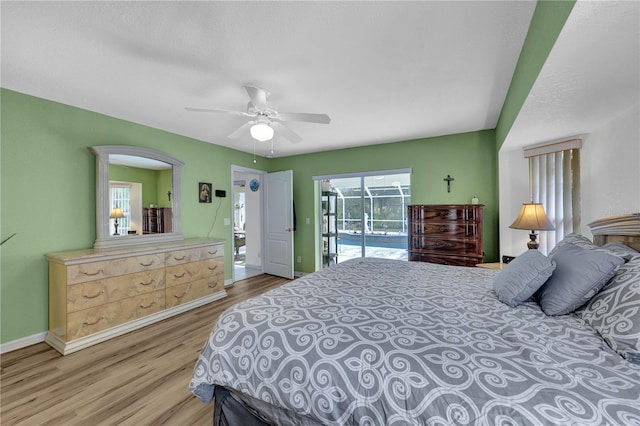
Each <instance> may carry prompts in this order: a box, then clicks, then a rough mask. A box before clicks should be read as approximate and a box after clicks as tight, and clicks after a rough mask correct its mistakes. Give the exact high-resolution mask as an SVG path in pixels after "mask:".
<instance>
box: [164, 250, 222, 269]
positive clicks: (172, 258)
mask: <svg viewBox="0 0 640 426" xmlns="http://www.w3.org/2000/svg"><path fill="white" fill-rule="evenodd" d="M222 256H224V246H223V245H215V246H208V247H197V248H192V249H185V250H175V251H172V252H168V253H167V257H166V259H165V261H166V265H167V266H173V265H180V264H182V263H190V262H196V261H198V260H206V259H213V258H215V257H222Z"/></svg>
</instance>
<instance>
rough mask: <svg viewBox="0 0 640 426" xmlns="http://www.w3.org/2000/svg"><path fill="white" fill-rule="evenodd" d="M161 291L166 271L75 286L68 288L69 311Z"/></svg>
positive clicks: (123, 276) (139, 273)
mask: <svg viewBox="0 0 640 426" xmlns="http://www.w3.org/2000/svg"><path fill="white" fill-rule="evenodd" d="M161 289H164V269H152V270H150V271H143V272H137V273H135V274H129V275H121V276H118V277H113V278H105V279H103V280H95V281H88V282H85V283H79V284H74V285H70V286H67V311H68V312H76V311H80V310H82V309H87V308H92V307H94V306H99V305H104V304H105V303H110V302H115V301H117V300H121V299H126V298H128V297H132V296H137V295H140V294H144V293H150V292H152V291H155V290H161Z"/></svg>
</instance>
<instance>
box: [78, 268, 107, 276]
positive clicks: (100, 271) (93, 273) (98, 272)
mask: <svg viewBox="0 0 640 426" xmlns="http://www.w3.org/2000/svg"><path fill="white" fill-rule="evenodd" d="M103 272H104V269H98V270H97V271H96V272H84V271H82V273H83V274H85V275H88V276H90V277H93V276H95V275H98V274H101V273H103Z"/></svg>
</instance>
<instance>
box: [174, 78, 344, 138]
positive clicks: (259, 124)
mask: <svg viewBox="0 0 640 426" xmlns="http://www.w3.org/2000/svg"><path fill="white" fill-rule="evenodd" d="M244 88H245V89H246V91H247V94H248V95H249V103H248V104H247V111H246V112H242V111H228V110H222V109H210V108H192V107H186V109H187V110H188V111H197V112H214V113H224V114H232V115H236V116H240V117H246V118H248V119H249V120H248V121H247V122H246V123H245V124H243V125H242V126H240V127H239V128H238V129H236V130H235V131H234V132H232V133H231V134H230V135H229V136H228V138H230V139H236V138H238V137H240V136H241V135H243V134H245V133H246V131H247V129H249V133H250V134H251V136H252V137H253V138H254V139H256V140H258V141H261V142H264V141H268V140H269V139H272V138H273V136H274V133H275V132H276V131H277V132H278V134H279V135H280V136H282V137H284V138H286V139H288V140H290V141H291V142H294V143H297V142H300V141H301V140H302V137H300V135H298V134H296V133H295V132H293V131H292V130H291V129H289V128H288V127H287V126H285V125H284V124H283V122H287V121H298V122H306V123H318V124H329V123H330V122H331V118H329V116H328V115H327V114H312V113H305V112H278V109H277V107H276V106H275V105H273V104H271V103H269V101H268V97H269V92H268V91H267V90H265V89H262V88H260V87H258V86H254V85H251V84H247V85H245V86H244Z"/></svg>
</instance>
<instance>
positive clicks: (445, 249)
mask: <svg viewBox="0 0 640 426" xmlns="http://www.w3.org/2000/svg"><path fill="white" fill-rule="evenodd" d="M410 240H411V241H410V244H411V248H410V250H411V251H415V252H420V251H439V252H442V254H454V253H455V254H463V255H466V254H476V255H478V254H481V253H482V242H481V241H480V240H479V239H471V238H470V239H439V238H433V237H431V236H424V235H423V236H412V237H411V239H410Z"/></svg>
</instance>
